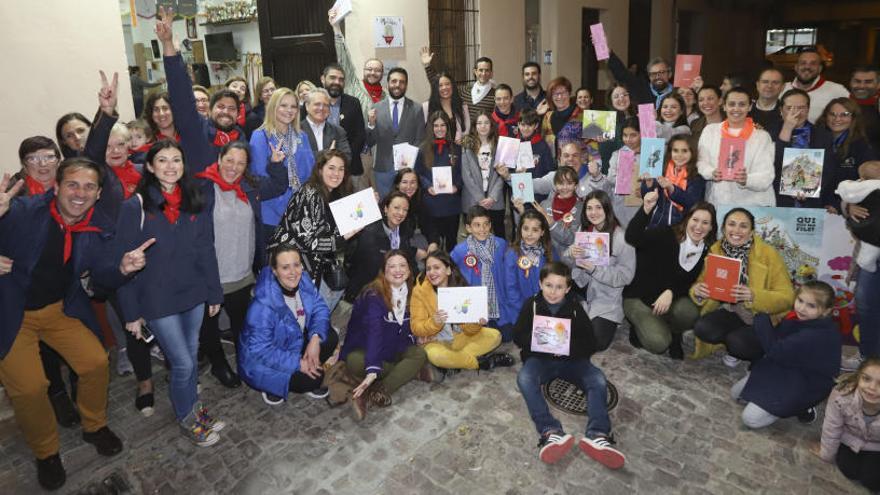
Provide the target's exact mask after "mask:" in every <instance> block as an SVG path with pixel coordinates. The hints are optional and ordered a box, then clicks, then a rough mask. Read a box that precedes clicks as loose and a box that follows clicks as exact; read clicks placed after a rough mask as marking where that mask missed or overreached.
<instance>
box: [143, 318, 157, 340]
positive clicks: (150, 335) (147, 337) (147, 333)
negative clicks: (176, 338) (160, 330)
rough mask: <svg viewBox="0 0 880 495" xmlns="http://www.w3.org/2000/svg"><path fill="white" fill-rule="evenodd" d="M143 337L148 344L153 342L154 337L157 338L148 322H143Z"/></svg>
mask: <svg viewBox="0 0 880 495" xmlns="http://www.w3.org/2000/svg"><path fill="white" fill-rule="evenodd" d="M141 338H142V339H143V340H144V342H146V343H147V344H149V343H150V342H152V341H153V339H154V338H155V335H153V331H152V330H150V327H149V326H147V324H146V323H142V324H141Z"/></svg>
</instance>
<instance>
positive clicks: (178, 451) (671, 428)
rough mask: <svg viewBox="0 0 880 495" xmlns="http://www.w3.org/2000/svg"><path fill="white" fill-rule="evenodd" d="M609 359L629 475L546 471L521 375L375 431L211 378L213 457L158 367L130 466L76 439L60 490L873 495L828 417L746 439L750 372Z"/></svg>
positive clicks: (371, 424)
mask: <svg viewBox="0 0 880 495" xmlns="http://www.w3.org/2000/svg"><path fill="white" fill-rule="evenodd" d="M686 342H687V341H686ZM508 350H511V351H512V350H513V349H512V348H510V349H508ZM686 351H687V348H686ZM517 361H519V357H518V354H517ZM594 361H595V362H596V363H597V364H598V365H599V366H600V367H602V368H603V369H604V370H605V372H606V375H607V376H608V378H609V380H611V381H612V382H613V383H614V384H615V385H616V386H617V388H618V390H619V391H620V403H619V405H618V407H617V408H616V409H615V410H614V411H612V413H611V418H612V421H613V424H614V427H615V432H616V436H617V440H618V446H619V448H620V449H621V450H622V451H623V452H624V453H625V454H626V455H627V463H626V466H625V467H624V468H623V469H622V470H620V471H617V472H613V471H610V470H607V469H605V468H604V467H603V466H601V465H600V464H598V463H596V462H594V461H592V460H591V459H589V458H587V457H586V456H585V455H583V454H582V453H581V452H580V451H579V450H578V449H577V448H575V449H574V450H573V451H572V452H571V453H570V454H569V455H568V457H566V458H565V459H563V461H561V462H560V463H559V464H557V465H555V466H547V465H544V464H542V463H541V462H540V461H539V460H538V458H537V449H536V447H535V445H536V442H537V435H536V433H535V431H534V429H533V427H532V424H531V421H530V420H529V417H528V413H527V411H526V407H525V404H524V402H523V401H522V399H521V398H520V395H519V393H518V391H517V388H516V380H515V378H516V372H517V370H518V369H519V366H520V365H519V363H517V365H516V366H515V367H514V368H508V369H500V370H495V371H492V372H488V373H485V372H484V373H480V374H477V373H476V372H462V373H459V374H458V375H455V376H453V377H450V378H449V379H447V380H446V381H444V382H443V383H435V384H431V385H427V384H425V383H421V382H413V383H410V384H408V385H406V386H405V387H404V388H403V389H402V390H401V391H400V392H398V393H397V394H396V395H395V396H394V404H393V405H392V406H391V407H390V408H389V409H386V410H383V411H378V412H377V411H376V410H370V413H369V414H368V415H367V419H366V420H365V421H364V422H363V423H362V424H358V423H356V422H355V421H354V419H353V414H352V412H351V408H350V406H349V405H348V404H346V405H344V406H340V407H338V408H336V409H331V408H329V407H328V406H327V404H326V403H325V402H324V401H316V400H313V399H309V398H306V397H304V396H292V400H290V401H289V402H288V403H286V404H284V405H283V406H280V407H275V408H270V407H269V406H267V405H265V404H264V403H263V401H262V400H261V398H260V395H259V393H257V392H255V391H253V390H250V389H248V388H247V387H246V386H245V387H242V388H240V389H238V390H235V391H231V392H230V391H227V390H225V389H223V388H222V387H221V386H220V384H219V383H218V382H217V381H216V380H215V379H214V378H213V377H212V376H211V375H210V374H209V373H207V372H205V373H203V375H202V378H201V382H202V385H203V393H202V397H203V399H204V400H205V401H206V403H207V404H209V405H210V406H211V407H212V411H214V412H216V413H217V415H218V416H219V417H221V418H222V419H224V420H226V421H227V422H228V423H229V424H228V426H227V427H226V429H224V430H223V432H222V433H221V437H222V439H221V441H220V443H218V444H217V445H216V446H214V447H211V448H205V449H200V448H198V447H194V446H192V445H191V444H190V443H189V442H188V441H187V440H185V439H184V438H182V437H181V436H180V434H179V433H178V430H177V427H176V426H175V425H174V423H173V420H172V413H171V410H170V404H169V402H168V398H167V394H166V392H167V390H166V383H165V379H164V374H165V371H164V369H163V368H162V367H161V366H160V365H158V364H156V363H154V369H155V370H156V372H157V377H156V380H155V381H156V387H157V393H156V398H157V404H156V414H155V415H153V417H150V418H147V419H144V418H142V417H141V416H140V415H139V414H138V413H137V412H136V410H135V409H134V405H133V404H134V394H135V383H134V378H133V377H131V376H128V377H125V378H119V377H117V376H116V375H115V374H114V375H113V380H112V382H111V396H110V408H111V410H110V426H111V428H112V429H113V430H114V431H115V432H116V433H117V434H119V436H120V437H122V439H123V441H124V442H125V450H124V451H123V453H122V454H120V455H119V456H117V457H115V458H112V459H111V460H109V461H108V460H107V459H105V458H101V457H99V456H98V455H97V454H96V453H95V450H94V448H93V447H92V446H91V445H88V444H85V443H83V442H82V440H81V439H80V430H79V429H73V430H65V431H63V432H62V442H61V443H62V458H63V460H64V463H65V466H66V468H67V473H68V481H67V484H66V485H65V487H64V488H63V489H62V490H61V492H62V493H101V492H97V491H96V490H97V487H98V485H99V484H100V482H101V480H104V479H105V478H107V477H108V476H110V475H111V474H113V473H117V474H119V475H121V477H123V478H124V479H125V480H127V482H128V483H129V484H130V485H131V487H132V492H133V493H162V494H172V493H186V494H194V493H199V494H201V493H235V494H273V493H297V494H312V493H319V494H395V495H402V494H410V493H418V494H431V495H442V494H447V493H448V494H456V495H463V494H472V493H473V494H477V493H480V494H509V495H514V494H544V493H546V494H581V493H602V494H605V495H613V494H625V493H654V494H657V493H675V494H697V493H712V494H735V493H750V494H752V493H773V494H776V493H791V494H819V493H834V494H840V493H862V492H861V491H860V490H859V488H858V487H856V486H855V485H853V484H851V483H850V482H849V481H848V480H846V479H845V478H844V477H843V476H842V475H841V474H839V472H838V471H837V469H836V468H835V467H833V466H832V465H829V464H825V463H823V462H821V461H820V460H819V459H818V458H816V457H814V456H813V455H812V454H811V453H810V452H809V451H808V447H809V445H810V443H811V442H813V441H816V440H818V437H819V432H820V429H821V415H820V420H819V421H818V422H816V423H814V424H812V425H802V424H800V423H798V422H797V421H796V420H794V419H789V420H783V421H780V422H779V423H778V424H776V425H774V426H772V427H770V428H768V429H767V430H766V431H761V432H752V431H747V430H746V429H745V427H743V426H741V424H740V421H739V417H738V414H739V412H740V410H741V406H737V405H736V404H734V403H733V402H732V401H731V400H730V399H729V398H728V389H729V387H730V386H731V385H732V384H733V383H734V382H735V381H736V379H738V378H740V377H741V376H742V374H743V373H744V372H745V367H744V365H742V364H741V365H740V367H739V368H738V369H735V370H730V369H728V368H726V367H725V366H723V365H722V364H721V362H720V359H718V358H717V357H715V358H710V359H706V360H702V361H698V362H689V361H686V362H684V363H681V362H676V361H672V360H670V359H668V358H665V357H658V356H653V355H650V354H648V353H647V352H645V351H641V350H638V351H636V350H634V349H632V348H631V347H630V346H629V344H628V343H627V342H626V330H620V331H618V336H617V341H616V342H615V343H614V345H613V346H612V347H611V349H609V350H608V351H606V352H605V353H603V354H601V355H600V356H598V357H595V358H594ZM557 416H558V417H559V418H560V419H561V420H562V421H563V424H564V425H565V426H566V430H567V431H568V432H570V433H574V434H582V433H583V430H584V420H585V418H583V417H578V416H574V415H569V414H563V413H558V414H557ZM0 439H2V452H0V493H3V494H33V493H39V492H40V489H39V487H38V485H37V481H36V469H35V467H34V464H33V460H32V458H31V454H30V452H29V451H28V449H27V447H26V446H25V444H24V442H23V440H22V438H21V436H20V435H19V433H18V431H17V429H16V427H15V424H14V422H13V421H12V420H7V421H4V422H3V423H0Z"/></svg>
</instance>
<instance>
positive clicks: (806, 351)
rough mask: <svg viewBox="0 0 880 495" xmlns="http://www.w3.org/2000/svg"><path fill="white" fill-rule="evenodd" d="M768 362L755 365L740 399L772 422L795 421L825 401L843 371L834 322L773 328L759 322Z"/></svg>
mask: <svg viewBox="0 0 880 495" xmlns="http://www.w3.org/2000/svg"><path fill="white" fill-rule="evenodd" d="M754 328H755V332H756V333H757V334H758V338H759V339H760V340H761V347H763V348H764V356H763V357H762V358H761V359H759V360H758V361H756V362H755V363H754V364H752V372H751V375H749V381H748V382H747V383H746V386H745V388H744V389H743V391H742V398H743V399H744V400H747V401H749V402H754V403H755V404H757V405H758V406H761V409H764V410H765V411H767V412H769V413H770V414H772V415H774V416H779V417H780V418H785V417H789V416H794V415H796V414H798V413H801V412H803V411H804V410H806V409H807V408H809V407H812V406H814V405H816V404H818V403H819V402H821V401H823V400H825V398H826V397H828V394H830V393H831V389H832V388H833V387H834V379H835V377H837V373H838V371H839V370H840V347H841V337H840V332H839V331H838V330H837V326H836V325H835V324H834V321H833V320H831V318H821V319H817V320H809V321H795V320H783V321H782V323H780V324H779V325H778V326H777V327H776V328H773V325H772V323H771V322H770V317H769V316H767V315H766V314H763V313H762V314H759V315H757V316H755V322H754Z"/></svg>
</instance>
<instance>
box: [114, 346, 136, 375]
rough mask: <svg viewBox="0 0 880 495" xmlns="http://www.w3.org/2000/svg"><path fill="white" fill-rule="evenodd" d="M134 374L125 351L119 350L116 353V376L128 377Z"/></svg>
mask: <svg viewBox="0 0 880 495" xmlns="http://www.w3.org/2000/svg"><path fill="white" fill-rule="evenodd" d="M132 373H134V366H132V365H131V361H130V360H129V359H128V353H127V352H125V349H119V351H118V352H117V353H116V374H117V375H119V376H125V375H130V374H132Z"/></svg>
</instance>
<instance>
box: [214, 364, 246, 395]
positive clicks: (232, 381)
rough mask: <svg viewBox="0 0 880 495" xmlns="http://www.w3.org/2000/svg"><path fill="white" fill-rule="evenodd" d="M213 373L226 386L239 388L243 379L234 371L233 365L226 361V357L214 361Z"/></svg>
mask: <svg viewBox="0 0 880 495" xmlns="http://www.w3.org/2000/svg"><path fill="white" fill-rule="evenodd" d="M211 374H212V375H214V378H216V379H217V380H219V381H220V383H221V384H223V386H224V387H226V388H238V387H240V386H241V379H240V378H239V377H238V375H237V374H236V373H235V372H234V371H232V367H230V366H229V363H228V362H226V358H223V359H217V360H215V361H214V363H213V364H212V365H211Z"/></svg>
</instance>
